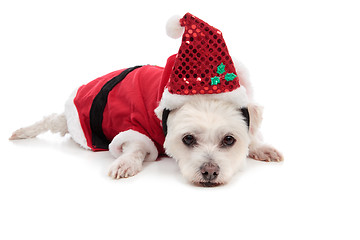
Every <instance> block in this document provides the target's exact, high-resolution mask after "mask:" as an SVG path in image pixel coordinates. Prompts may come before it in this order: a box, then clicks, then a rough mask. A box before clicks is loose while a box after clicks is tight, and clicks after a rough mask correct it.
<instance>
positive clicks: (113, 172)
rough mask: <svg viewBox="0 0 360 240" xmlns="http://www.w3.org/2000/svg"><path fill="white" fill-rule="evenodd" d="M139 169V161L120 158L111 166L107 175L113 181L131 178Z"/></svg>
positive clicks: (140, 164)
mask: <svg viewBox="0 0 360 240" xmlns="http://www.w3.org/2000/svg"><path fill="white" fill-rule="evenodd" d="M141 168H142V161H141V160H139V159H134V158H131V157H128V158H123V157H120V158H118V159H116V160H115V161H114V162H113V163H112V164H111V166H110V169H109V174H108V175H109V176H110V177H112V178H113V179H120V178H127V177H132V176H134V175H135V174H137V173H138V172H140V171H141Z"/></svg>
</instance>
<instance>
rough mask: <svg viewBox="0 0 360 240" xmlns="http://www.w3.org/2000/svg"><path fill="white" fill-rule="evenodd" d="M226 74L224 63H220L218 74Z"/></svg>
mask: <svg viewBox="0 0 360 240" xmlns="http://www.w3.org/2000/svg"><path fill="white" fill-rule="evenodd" d="M224 72H225V65H224V64H223V63H220V65H219V66H218V67H217V73H218V74H222V73H224Z"/></svg>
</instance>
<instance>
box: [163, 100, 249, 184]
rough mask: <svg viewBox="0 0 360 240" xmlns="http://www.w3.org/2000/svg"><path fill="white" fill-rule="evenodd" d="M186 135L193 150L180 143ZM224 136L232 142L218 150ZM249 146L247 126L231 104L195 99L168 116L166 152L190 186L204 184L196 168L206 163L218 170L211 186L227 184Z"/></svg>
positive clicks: (243, 163) (242, 161)
mask: <svg viewBox="0 0 360 240" xmlns="http://www.w3.org/2000/svg"><path fill="white" fill-rule="evenodd" d="M187 134H191V135H193V136H195V138H196V139H197V143H198V144H197V145H196V146H195V147H188V146H186V145H185V144H184V143H183V142H182V138H183V137H184V136H185V135H187ZM227 135H231V136H233V137H234V138H235V139H236V142H235V144H234V145H233V146H231V147H221V141H222V140H223V139H224V137H225V136H227ZM249 144H250V138H249V135H248V127H247V126H246V123H245V121H244V118H243V117H242V115H241V112H240V111H239V110H238V106H237V105H235V104H233V103H231V102H227V101H223V100H218V99H206V98H203V96H197V97H194V98H193V101H188V102H186V103H185V104H184V106H182V107H181V108H179V109H176V110H174V111H173V112H172V113H170V115H169V119H168V135H167V137H166V140H165V143H164V147H165V149H166V153H167V154H168V155H169V156H171V157H173V158H175V159H176V160H177V162H178V164H179V167H180V170H181V173H182V174H183V176H184V177H185V178H186V179H187V180H188V181H190V182H192V183H195V184H202V183H204V181H205V180H204V179H203V178H202V174H201V172H200V167H201V166H202V164H204V163H206V162H211V163H215V164H217V165H218V166H219V167H220V174H219V175H218V177H217V178H216V179H215V180H214V182H213V184H215V185H217V184H223V183H226V182H228V181H229V180H230V178H231V176H232V175H233V174H234V173H236V172H237V171H238V170H240V169H241V168H242V167H244V165H245V160H246V156H247V154H248V146H249Z"/></svg>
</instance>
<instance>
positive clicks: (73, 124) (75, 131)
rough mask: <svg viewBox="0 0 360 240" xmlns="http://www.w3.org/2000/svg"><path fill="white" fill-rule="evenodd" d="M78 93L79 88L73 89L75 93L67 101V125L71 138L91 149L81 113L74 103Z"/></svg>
mask: <svg viewBox="0 0 360 240" xmlns="http://www.w3.org/2000/svg"><path fill="white" fill-rule="evenodd" d="M76 93H77V90H75V91H73V93H72V94H71V95H70V97H69V98H68V100H67V101H66V103H65V116H66V121H67V127H68V131H69V133H70V135H71V138H72V139H73V140H74V141H75V142H77V143H78V144H79V145H80V146H81V147H83V148H85V149H88V150H90V148H89V147H88V146H87V142H86V138H85V135H84V132H83V130H82V127H81V125H80V119H79V114H78V112H77V109H76V106H75V103H74V98H75V96H76Z"/></svg>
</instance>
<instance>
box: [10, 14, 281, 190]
mask: <svg viewBox="0 0 360 240" xmlns="http://www.w3.org/2000/svg"><path fill="white" fill-rule="evenodd" d="M173 21H174V19H172V20H170V22H173ZM176 24H177V25H176ZM176 24H175V25H171V26H172V27H169V26H168V33H169V35H173V36H174V35H176V36H177V37H179V36H181V34H183V40H182V46H181V47H180V50H179V53H178V54H177V55H174V56H171V57H170V58H169V60H168V63H167V66H166V67H165V69H163V68H159V67H155V66H149V65H148V66H144V67H139V66H137V67H134V68H131V69H126V70H120V71H118V72H114V73H112V74H109V75H106V76H104V77H103V78H99V79H100V80H98V79H97V80H94V81H93V82H91V83H89V84H88V85H84V86H82V87H80V88H79V89H78V90H77V91H75V92H74V93H73V94H72V95H71V97H70V98H69V100H68V101H67V103H66V105H65V112H64V113H63V114H53V115H50V116H48V117H45V118H44V119H43V120H42V121H40V122H37V123H35V124H33V125H31V126H29V127H25V128H21V129H19V130H17V131H15V132H14V133H13V135H12V136H11V138H10V139H11V140H15V139H25V138H32V137H36V136H37V135H39V134H40V133H43V132H45V131H48V130H50V131H52V132H54V133H61V135H65V134H66V133H70V135H71V137H72V138H73V139H74V141H76V142H77V143H79V144H80V145H81V146H82V147H84V148H86V149H92V150H106V149H109V151H110V153H111V154H112V155H113V156H114V157H115V158H116V160H115V161H114V162H113V164H112V165H111V167H110V170H109V176H111V177H112V178H114V179H119V178H124V177H130V176H134V175H135V174H137V173H138V172H139V171H140V170H141V168H142V163H143V162H144V161H154V160H156V159H157V158H158V155H159V154H160V153H162V152H163V151H165V153H166V154H167V155H168V156H170V157H172V158H174V159H175V160H176V161H177V162H178V165H179V167H180V171H181V173H182V174H183V176H184V177H185V178H186V179H187V180H188V181H189V182H192V183H194V184H196V185H202V186H216V185H220V184H224V183H227V182H228V181H229V180H230V179H231V177H232V176H233V175H234V173H236V172H237V171H238V170H240V169H241V168H242V167H243V166H244V164H245V160H246V157H247V156H248V157H251V158H253V159H256V160H261V161H277V162H278V161H282V160H283V157H282V155H281V154H280V153H279V152H278V151H277V150H276V149H275V148H273V147H271V146H269V145H265V144H264V143H263V142H262V137H261V134H260V132H259V128H260V125H261V121H262V107H260V106H258V105H256V104H254V103H253V100H252V88H251V84H250V82H249V80H248V77H247V72H246V70H245V68H244V67H243V66H242V65H241V64H239V63H238V64H234V65H233V62H232V61H231V58H230V57H229V55H228V52H227V48H226V45H225V42H224V41H223V40H222V34H221V32H220V31H219V30H217V29H216V28H213V27H212V26H210V25H208V24H207V23H205V22H203V21H202V20H200V19H198V18H196V17H195V16H193V15H191V14H189V13H187V14H186V15H185V16H184V17H183V18H181V19H180V20H179V19H176ZM174 26H175V27H174ZM174 28H175V29H176V30H175V32H176V33H174V32H173V29H174ZM179 33H180V34H179ZM215 35H216V37H215ZM208 36H210V37H211V38H210V37H208ZM205 40H206V42H205ZM204 42H205V43H204ZM199 43H201V44H199ZM207 43H210V44H212V45H209V44H207ZM222 43H223V44H222ZM221 44H222V45H221ZM215 45H216V46H215ZM212 46H213V47H214V49H216V47H218V48H217V51H218V54H216V55H214V53H213V52H214V51H213V49H212ZM202 48H204V49H202ZM205 57H206V59H205ZM203 58H204V59H203ZM209 61H210V62H209ZM224 63H225V64H224ZM190 66H191V67H190ZM235 67H236V71H235ZM195 70H196V71H195ZM206 74H210V75H209V77H208V75H206ZM119 76H120V78H119ZM109 79H110V80H109ZM134 79H135V80H134ZM169 79H170V80H169ZM210 80H211V81H210ZM101 81H103V82H104V84H102V85H101V84H99V82H100V83H101ZM95 85H96V86H97V89H96V91H94V92H95V94H93V95H91V94H92V92H91V91H92V90H93V89H95V88H96V86H95ZM98 85H100V87H99V86H98ZM142 85H145V86H146V87H143V86H142ZM109 86H111V87H109ZM151 86H154V88H158V89H160V90H159V93H158V94H157V95H156V94H154V92H153V91H148V89H149V88H151ZM229 86H230V87H229ZM136 87H139V88H136ZM129 88H131V91H129ZM118 89H126V90H125V91H124V90H121V91H120V90H118ZM144 89H145V90H144ZM129 92H130V93H131V94H130V93H129ZM82 94H83V96H82ZM133 95H136V96H135V97H136V98H135V100H131V99H130V98H132V96H133ZM104 96H105V97H104ZM84 99H90V100H91V101H90V104H87V103H86V104H85V103H84V102H85V100H84ZM104 99H105V100H104ZM112 99H115V100H112ZM118 99H121V102H117V101H118ZM128 99H129V100H128ZM114 101H115V102H116V104H115V103H114ZM128 101H129V102H128ZM152 102H154V104H152ZM121 104H123V105H121ZM121 106H124V107H121ZM125 108H126V109H129V110H128V111H130V112H125V110H123V109H125ZM84 109H85V110H84ZM142 111H143V112H142ZM114 112H115V113H114ZM155 113H156V114H155ZM111 114H112V115H111ZM124 114H125V115H124ZM114 115H116V116H117V117H118V116H120V115H121V117H120V118H114V117H113V116H114ZM160 120H162V121H160ZM123 124H126V127H123V126H122V125H123ZM161 125H162V127H161ZM107 126H109V129H110V130H108V128H107ZM118 126H121V127H118ZM159 129H160V130H159ZM159 131H161V134H159ZM160 135H161V136H160ZM162 145H163V146H162ZM162 147H164V149H163V148H162Z"/></svg>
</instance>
